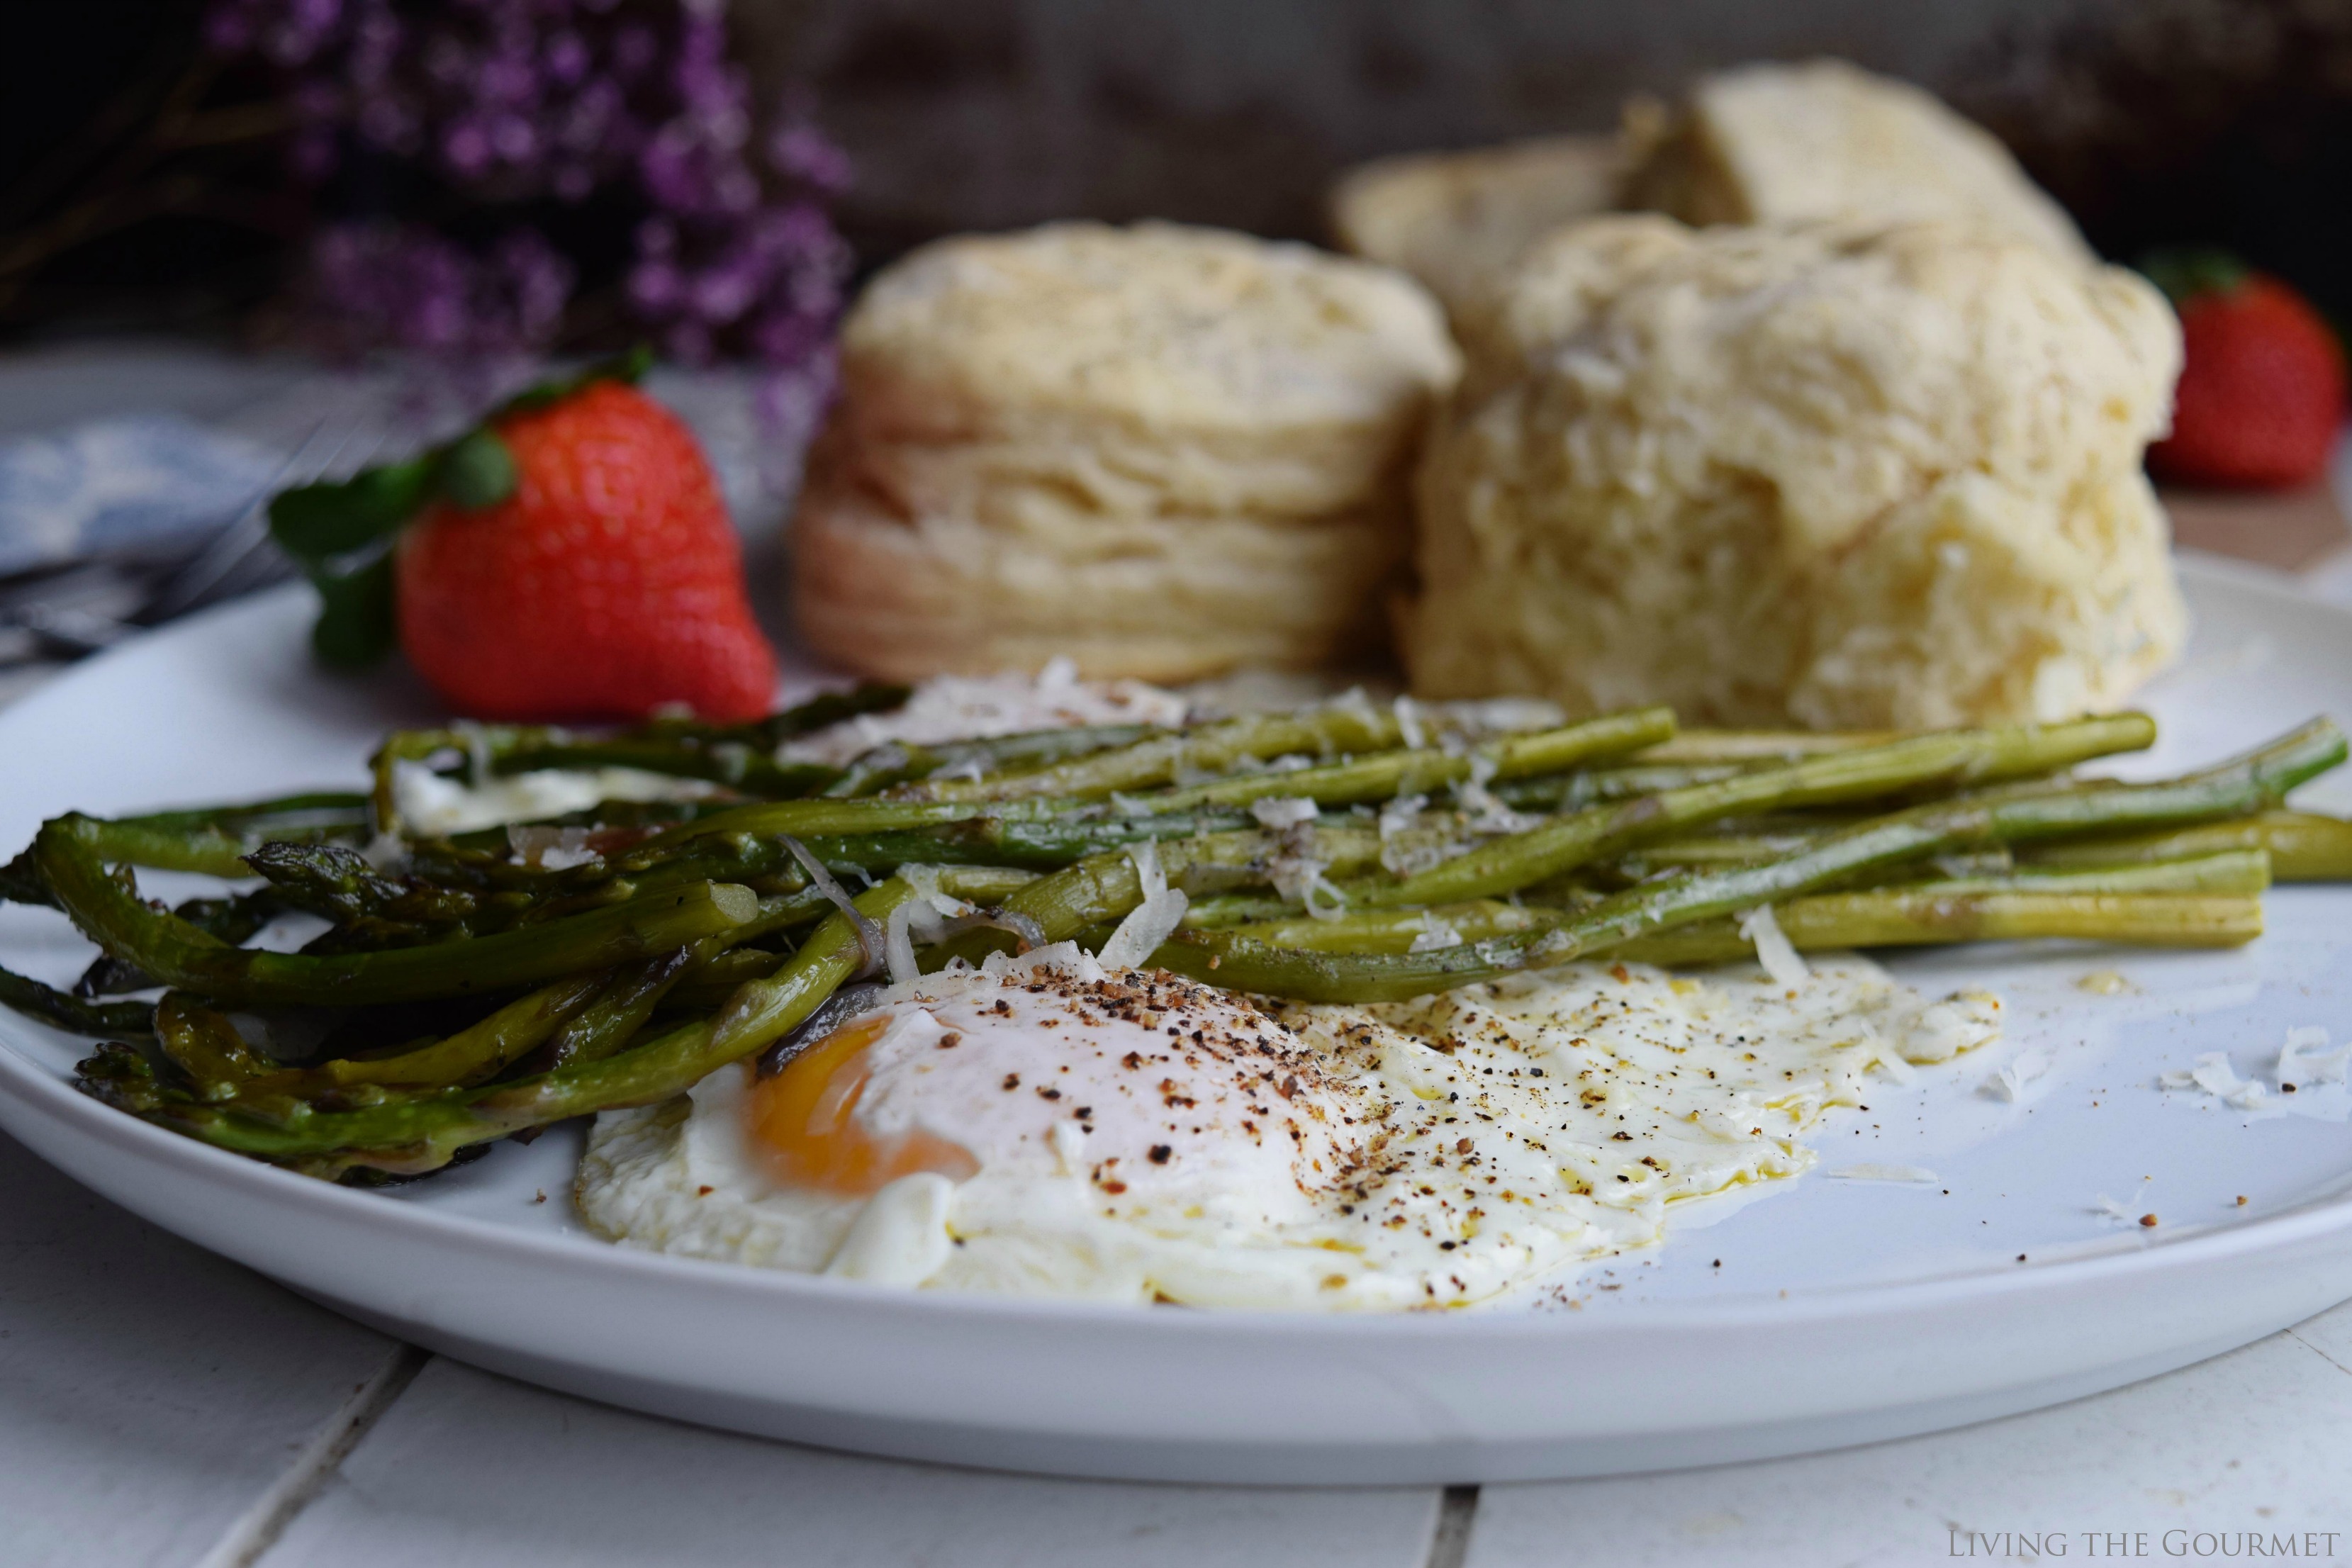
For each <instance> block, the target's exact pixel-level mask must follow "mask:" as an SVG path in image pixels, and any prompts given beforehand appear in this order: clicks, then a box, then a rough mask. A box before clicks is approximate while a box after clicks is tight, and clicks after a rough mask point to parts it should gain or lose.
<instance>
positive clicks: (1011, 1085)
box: [1004, 1072, 1021, 1093]
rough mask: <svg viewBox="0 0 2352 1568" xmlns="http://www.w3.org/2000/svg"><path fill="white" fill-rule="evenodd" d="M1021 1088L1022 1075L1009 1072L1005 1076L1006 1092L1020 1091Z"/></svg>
mask: <svg viewBox="0 0 2352 1568" xmlns="http://www.w3.org/2000/svg"><path fill="white" fill-rule="evenodd" d="M1020 1087H1021V1075H1020V1074H1019V1073H1017V1072H1009V1073H1006V1074H1005V1075H1004V1088H1005V1090H1006V1092H1008V1093H1010V1092H1011V1091H1012V1090H1013V1089H1019V1088H1020Z"/></svg>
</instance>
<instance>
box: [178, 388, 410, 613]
mask: <svg viewBox="0 0 2352 1568" xmlns="http://www.w3.org/2000/svg"><path fill="white" fill-rule="evenodd" d="M339 415H340V417H338V416H339ZM369 424H370V422H369V421H366V420H364V419H362V418H360V417H358V416H355V415H354V414H353V413H352V411H350V410H348V409H345V410H331V411H329V412H328V413H327V414H325V415H323V416H320V420H319V422H318V423H317V424H316V425H314V426H311V427H310V435H309V436H307V437H304V438H303V441H302V444H301V445H300V446H299V447H297V448H296V449H295V451H294V453H293V454H292V455H291V456H290V457H289V458H287V459H286V461H285V462H284V463H282V464H280V465H279V467H278V472H277V473H276V474H275V475H274V476H272V478H271V479H270V481H269V483H268V486H266V487H265V488H264V490H263V493H262V496H261V498H260V499H259V500H257V501H255V502H254V504H253V505H252V506H250V507H248V508H247V509H246V510H245V511H244V512H242V513H240V514H239V515H238V516H237V517H236V519H235V520H234V521H231V522H230V523H229V524H228V525H227V526H226V527H225V528H223V529H222V530H221V531H219V532H218V533H215V535H213V537H212V538H211V539H210V540H209V541H207V542H206V543H205V546H204V548H203V549H202V550H200V551H198V552H196V553H195V554H194V556H192V557H191V558H190V559H189V560H188V561H187V562H186V563H184V564H183V565H181V566H180V567H179V568H178V569H176V570H175V571H173V574H171V575H170V576H169V577H167V578H165V579H164V581H163V584H161V585H160V586H159V587H158V588H157V589H156V591H155V593H154V595H152V597H151V598H150V599H149V600H148V602H147V603H146V604H145V605H142V606H141V608H140V610H139V613H138V615H137V616H135V617H134V618H135V619H136V620H137V621H138V622H139V623H140V624H141V625H143V626H158V625H161V624H162V623H163V622H164V621H168V620H172V619H173V618H175V617H177V616H184V615H185V614H187V613H188V612H189V611H190V610H193V609H195V608H196V607H198V606H199V605H203V604H205V603H207V602H209V601H210V600H212V599H214V598H217V597H220V596H221V595H219V594H217V593H215V590H216V589H218V588H220V587H221V586H222V585H223V584H226V581H227V580H228V579H229V577H230V576H231V574H234V573H235V572H236V569H237V568H238V567H239V566H241V565H243V564H244V563H246V561H247V560H248V559H249V558H250V557H251V556H252V555H253V554H254V553H255V552H257V551H258V550H259V549H260V548H261V546H262V544H263V542H266V541H267V540H268V537H269V501H270V499H271V498H272V497H273V496H274V495H276V494H277V492H278V490H279V489H284V488H285V487H286V484H287V482H288V481H289V480H298V481H307V480H310V479H315V478H318V477H320V476H321V475H325V474H328V473H331V472H332V471H333V470H334V468H336V467H337V465H338V464H339V462H340V461H341V458H343V455H344V454H345V453H346V452H347V451H348V450H350V448H351V447H352V443H353V442H354V441H355V440H357V439H358V438H359V437H360V436H361V435H362V433H363V432H365V433H367V434H369V435H371V436H372V437H373V440H372V441H371V442H370V444H369V445H368V446H367V447H364V448H362V451H361V453H360V458H359V463H358V464H356V465H354V467H358V466H363V465H364V464H365V463H366V461H367V459H368V458H371V457H373V456H374V454H375V453H376V452H377V451H379V450H381V449H382V448H383V445H384V441H385V432H384V431H383V427H382V426H376V427H375V428H374V429H373V430H370V429H369ZM330 427H332V428H333V430H334V434H335V437H336V439H335V443H334V447H333V449H332V450H331V451H329V452H328V453H326V455H325V456H324V457H323V458H314V456H313V450H312V449H313V448H314V447H316V446H318V445H319V444H320V436H322V435H323V434H324V433H325V432H327V431H328V429H329V428H330Z"/></svg>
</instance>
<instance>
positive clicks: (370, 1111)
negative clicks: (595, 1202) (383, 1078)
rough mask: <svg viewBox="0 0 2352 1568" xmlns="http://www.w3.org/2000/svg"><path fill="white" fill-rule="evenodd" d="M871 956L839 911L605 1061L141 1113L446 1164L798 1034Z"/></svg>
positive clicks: (232, 1138) (425, 1164) (659, 1092)
mask: <svg viewBox="0 0 2352 1568" xmlns="http://www.w3.org/2000/svg"><path fill="white" fill-rule="evenodd" d="M940 883H941V886H942V888H943V889H945V890H947V891H950V892H956V891H957V888H958V886H959V885H960V884H959V883H958V882H957V879H956V878H955V876H954V873H953V872H952V871H949V872H944V873H942V874H941V877H940ZM915 896H916V895H915V891H914V889H912V888H910V887H908V885H907V884H906V883H905V882H904V881H901V880H899V879H896V878H894V879H891V880H889V881H887V882H884V883H882V884H881V885H879V886H878V887H875V888H872V889H868V890H867V891H866V892H865V893H863V894H861V895H859V897H858V898H857V899H856V900H855V902H856V908H857V910H858V911H859V912H860V913H861V914H863V915H865V916H866V918H868V919H869V920H876V921H882V920H887V918H888V917H889V914H890V912H891V911H892V910H895V909H897V908H898V905H900V904H901V903H904V902H906V901H907V900H909V899H911V898H913V897H915ZM958 896H959V897H961V894H960V893H959V894H958ZM863 963H865V949H864V945H863V943H862V942H861V941H860V938H859V936H858V932H857V930H856V927H855V926H853V925H852V924H851V923H850V921H848V919H847V918H846V917H845V916H843V915H839V914H835V916H834V917H833V918H832V919H830V920H828V921H825V922H824V924H823V925H822V926H820V927H819V928H818V929H817V930H816V931H815V932H814V934H813V935H812V936H811V937H810V938H809V941H808V942H807V944H806V945H805V946H803V948H802V949H801V950H800V952H796V953H794V954H793V956H792V957H791V958H790V959H788V960H786V961H785V963H783V965H782V967H781V968H780V969H778V970H777V972H776V973H774V974H773V975H771V976H770V977H768V978H766V979H764V980H758V981H753V982H751V984H747V985H745V986H743V987H742V988H741V989H740V991H738V992H737V993H736V994H735V995H734V997H733V998H731V999H730V1001H729V1003H728V1005H727V1006H726V1007H725V1008H724V1009H723V1010H722V1011H721V1012H720V1014H719V1016H717V1017H716V1018H712V1019H706V1020H702V1021H698V1022H696V1023H692V1024H687V1025H683V1026H679V1027H677V1028H676V1029H672V1030H670V1031H668V1032H667V1033H666V1034H663V1035H661V1036H659V1037H656V1038H655V1039H653V1040H650V1041H648V1042H646V1044H644V1045H641V1046H635V1047H631V1048H629V1049H627V1050H625V1051H622V1052H620V1053H619V1054H617V1055H614V1056H611V1057H607V1058H603V1059H600V1060H596V1061H584V1062H576V1063H573V1064H572V1065H569V1066H566V1067H562V1068H556V1069H555V1070H553V1071H551V1072H546V1073H541V1074H539V1075H537V1076H535V1077H532V1078H529V1079H520V1080H517V1081H515V1082H513V1083H507V1084H495V1085H491V1086H489V1087H487V1088H483V1089H464V1090H448V1091H444V1092H442V1093H438V1094H433V1095H425V1096H412V1097H401V1098H394V1099H388V1100H385V1101H384V1102H383V1103H381V1104H376V1105H368V1106H362V1107H360V1108H358V1109H355V1110H320V1109H319V1108H317V1107H315V1106H312V1105H309V1104H306V1103H302V1102H299V1101H297V1102H292V1103H289V1104H286V1105H284V1106H283V1107H275V1108H272V1110H271V1111H270V1112H268V1113H266V1114H265V1113H263V1112H261V1111H259V1110H248V1109H247V1108H244V1107H241V1106H237V1105H234V1104H232V1105H230V1106H226V1107H202V1106H190V1105H177V1104H162V1105H155V1106H152V1107H151V1108H149V1109H147V1110H144V1111H143V1114H145V1115H147V1116H148V1117H149V1118H150V1119H151V1120H153V1121H158V1122H160V1123H162V1124H163V1125H165V1126H168V1127H171V1128H173V1129H174V1130H176V1131H183V1132H185V1133H187V1134H189V1135H190V1136H192V1137H195V1138H199V1139H201V1140H203V1141H204V1142H208V1143H212V1144H214V1145H215V1146H217V1147H220V1148H225V1149H233V1150H236V1151H237V1152H241V1153H247V1154H255V1155H259V1156H261V1157H263V1158H265V1159H273V1160H285V1161H297V1160H303V1159H307V1158H310V1157H313V1156H320V1155H330V1154H335V1153H338V1152H345V1153H349V1154H351V1155H352V1159H353V1161H354V1162H355V1163H364V1164H366V1165H368V1166H371V1167H373V1168H374V1169H378V1170H383V1171H391V1172H395V1173H403V1174H418V1173H424V1172H426V1171H431V1170H437V1169H438V1168H440V1167H441V1166H443V1165H445V1164H446V1163H448V1162H449V1160H450V1159H451V1158H452V1157H453V1156H454V1155H455V1154H456V1153H457V1151H458V1150H460V1149H463V1148H465V1147H466V1146H467V1145H468V1144H473V1143H482V1142H491V1141H493V1140H496V1139H499V1138H504V1137H507V1136H509V1134H511V1133H514V1132H518V1131H522V1130H523V1129H525V1128H529V1127H540V1126H545V1125H547V1124H548V1123H550V1122H554V1121H563V1120H565V1119H566V1118H569V1117H573V1116H584V1115H587V1114H589V1113H591V1112H593V1111H597V1110H614V1109H617V1108H620V1107H624V1106H632V1105H650V1104H656V1103H658V1102H659V1101H661V1100H667V1099H668V1098H670V1097H671V1096H673V1095H676V1094H680V1093H683V1092H684V1091H685V1090H687V1089H690V1088H692V1087H693V1086H694V1085H695V1084H696V1083H698V1082H699V1081H701V1079H703V1078H705V1077H707V1076H708V1075H709V1074H710V1073H712V1072H714V1071H716V1070H717V1069H719V1068H722V1067H724V1066H726V1065H727V1064H728V1063H730V1062H733V1061H738V1060H740V1059H741V1058H744V1057H747V1056H751V1055H753V1054H754V1053H756V1052H758V1051H760V1050H762V1049H764V1048H765V1047H768V1046H769V1045H771V1044H772V1043H774V1042H775V1041H776V1040H778V1039H780V1038H782V1037H783V1036H785V1035H787V1034H789V1033H791V1032H792V1030H793V1028H794V1027H796V1026H798V1025H799V1024H800V1022H801V1021H802V1020H803V1019H804V1018H806V1017H807V1016H809V1015H810V1014H811V1013H813V1012H814V1011H815V1010H816V1008H817V1006H818V1005H819V1004H820V1003H822V1002H823V1001H824V998H825V997H827V996H828V995H830V994H832V993H833V992H834V990H835V988H837V987H838V986H840V985H841V984H843V983H844V982H845V981H846V980H848V979H849V978H850V977H851V976H852V975H854V974H856V973H857V971H858V969H859V968H860V966H861V965H862V964H863Z"/></svg>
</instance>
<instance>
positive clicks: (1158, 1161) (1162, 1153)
mask: <svg viewBox="0 0 2352 1568" xmlns="http://www.w3.org/2000/svg"><path fill="white" fill-rule="evenodd" d="M1175 1152H1176V1151H1175V1150H1174V1149H1172V1148H1171V1147H1170V1146H1169V1145H1168V1144H1165V1143H1154V1144H1153V1145H1152V1146H1151V1150H1150V1159H1151V1163H1153V1164H1155V1165H1164V1164H1166V1163H1168V1159H1169V1156H1170V1155H1171V1154H1173V1153H1175Z"/></svg>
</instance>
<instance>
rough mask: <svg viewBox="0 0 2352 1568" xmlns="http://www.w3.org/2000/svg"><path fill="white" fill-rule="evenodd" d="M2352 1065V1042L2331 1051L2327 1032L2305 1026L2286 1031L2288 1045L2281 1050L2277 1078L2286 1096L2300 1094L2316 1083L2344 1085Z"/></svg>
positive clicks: (2280, 1089)
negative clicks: (2347, 1070)
mask: <svg viewBox="0 0 2352 1568" xmlns="http://www.w3.org/2000/svg"><path fill="white" fill-rule="evenodd" d="M2347 1066H2352V1042H2347V1043H2346V1044H2344V1045H2340V1046H2338V1047H2336V1048H2335V1049H2334V1050H2332V1051H2331V1050H2329V1049H2328V1048H2327V1031H2326V1029H2323V1028H2319V1027H2317V1026H2313V1025H2305V1026H2303V1027H2301V1028H2295V1029H2289V1030H2288V1031H2287V1032H2286V1044H2285V1045H2284V1046H2281V1047H2279V1054H2278V1068H2277V1070H2276V1074H2275V1076H2276V1078H2277V1079H2278V1086H2279V1091H2280V1092H2281V1093H2283V1094H2284V1093H2293V1092H2297V1091H2300V1090H2302V1089H2307V1088H2310V1087H2312V1086H2314V1085H2316V1084H2325V1083H2343V1082H2345V1081H2346V1068H2347Z"/></svg>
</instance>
